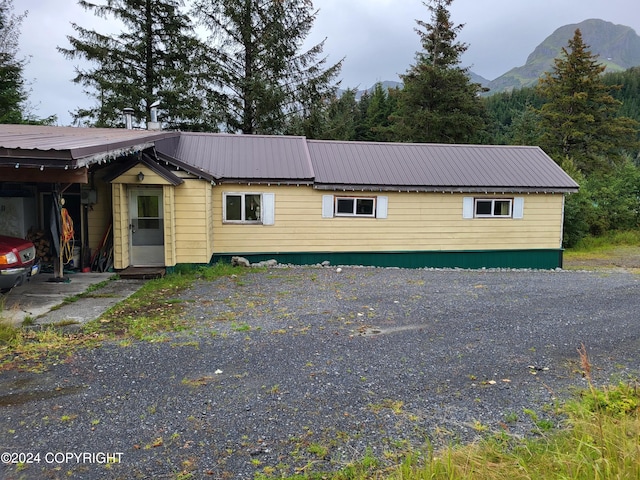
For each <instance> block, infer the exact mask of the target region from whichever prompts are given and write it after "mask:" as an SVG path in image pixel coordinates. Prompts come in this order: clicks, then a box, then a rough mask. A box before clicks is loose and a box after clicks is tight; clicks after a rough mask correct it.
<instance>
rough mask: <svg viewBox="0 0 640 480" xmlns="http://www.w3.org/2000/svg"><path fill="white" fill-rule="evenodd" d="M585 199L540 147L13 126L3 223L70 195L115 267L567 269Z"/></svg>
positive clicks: (1, 151)
mask: <svg viewBox="0 0 640 480" xmlns="http://www.w3.org/2000/svg"><path fill="white" fill-rule="evenodd" d="M577 190H578V185H577V184H576V183H575V182H574V181H573V180H572V179H571V178H570V177H569V176H568V175H567V174H566V173H565V172H563V171H562V169H561V168H560V167H558V166H557V164H556V163H555V162H554V161H553V160H552V159H551V158H549V157H548V156H547V155H546V154H545V153H544V152H543V151H542V150H541V149H539V148H538V147H514V146H477V145H434V144H394V143H366V142H339V141H319V140H308V139H306V138H304V137H294V136H258V135H255V136H244V135H228V134H207V133H185V132H160V131H155V132H154V131H135V130H118V129H80V128H69V127H41V126H0V215H1V216H2V217H5V218H8V216H7V215H5V213H7V212H6V210H7V209H6V208H5V211H3V210H2V208H3V207H2V206H3V202H5V203H6V202H7V201H8V199H11V201H12V202H14V201H15V200H14V199H15V198H22V199H23V200H21V201H18V202H17V203H16V205H15V206H13V207H12V208H13V210H12V212H13V213H12V214H11V215H12V218H13V217H16V216H17V212H18V211H19V207H22V208H23V210H24V211H23V212H22V213H23V214H24V218H28V219H30V220H29V221H28V222H27V223H29V225H27V224H23V225H22V226H21V228H22V231H21V232H20V233H22V234H25V233H26V232H25V229H28V228H30V227H31V228H34V227H35V228H41V229H42V228H45V225H47V218H46V217H47V212H48V211H49V209H48V206H49V205H50V203H51V200H47V199H48V198H50V197H51V196H52V195H61V196H62V198H64V199H65V200H67V201H66V203H65V205H69V208H70V211H71V216H72V217H74V216H75V218H77V220H75V218H74V229H75V230H76V239H77V243H79V244H80V246H81V248H82V250H83V256H82V257H83V260H85V259H86V258H87V256H88V255H87V253H86V252H95V251H96V249H97V248H98V247H99V246H100V245H101V242H103V238H105V236H109V237H110V238H112V242H113V243H112V245H113V266H114V268H115V269H116V270H120V269H124V268H127V267H129V266H162V267H167V268H172V267H175V266H176V265H181V264H207V263H210V262H215V261H218V260H228V259H230V258H231V257H232V256H236V255H240V256H244V257H247V258H249V259H250V260H252V261H259V260H264V259H270V258H275V259H277V260H278V261H280V262H284V263H297V264H310V263H318V262H322V261H325V260H328V261H330V262H331V263H332V264H356V265H360V264H363V265H379V266H399V267H423V266H435V267H463V268H481V267H516V268H525V267H531V268H556V267H560V266H562V223H563V210H564V198H565V195H566V194H569V193H571V192H576V191H577ZM25 199H27V200H28V201H24V200H25ZM18 203H19V205H18ZM27 210H28V212H27ZM8 223H10V222H8V221H7V220H0V229H2V228H3V225H6V224H8ZM78 225H79V226H78Z"/></svg>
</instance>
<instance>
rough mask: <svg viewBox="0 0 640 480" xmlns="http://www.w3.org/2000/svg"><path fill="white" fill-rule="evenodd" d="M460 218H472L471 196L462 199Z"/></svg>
mask: <svg viewBox="0 0 640 480" xmlns="http://www.w3.org/2000/svg"><path fill="white" fill-rule="evenodd" d="M462 218H473V197H464V198H463V199H462Z"/></svg>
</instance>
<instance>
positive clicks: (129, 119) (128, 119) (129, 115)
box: [122, 107, 133, 130]
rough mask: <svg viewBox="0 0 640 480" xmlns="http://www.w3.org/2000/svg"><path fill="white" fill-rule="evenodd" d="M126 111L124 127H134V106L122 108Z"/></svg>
mask: <svg viewBox="0 0 640 480" xmlns="http://www.w3.org/2000/svg"><path fill="white" fill-rule="evenodd" d="M122 113H124V128H126V129H127V130H132V129H133V108H131V107H127V108H125V109H123V110H122Z"/></svg>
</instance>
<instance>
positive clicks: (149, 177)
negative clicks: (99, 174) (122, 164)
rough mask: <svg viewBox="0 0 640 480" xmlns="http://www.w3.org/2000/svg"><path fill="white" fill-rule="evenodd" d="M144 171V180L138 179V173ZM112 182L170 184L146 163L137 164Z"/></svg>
mask: <svg viewBox="0 0 640 480" xmlns="http://www.w3.org/2000/svg"><path fill="white" fill-rule="evenodd" d="M140 172H142V174H143V175H144V180H142V181H140V180H138V174H139V173H140ZM111 183H125V184H129V185H132V186H143V185H144V186H149V185H170V183H169V182H167V181H166V180H165V179H164V178H162V177H161V176H160V175H158V174H157V173H155V172H154V171H153V170H151V169H150V168H149V167H147V166H145V165H141V164H139V165H136V166H135V167H132V168H130V169H129V170H127V171H126V172H124V173H123V174H122V175H120V176H119V177H118V178H116V179H115V180H113V181H112V182H111Z"/></svg>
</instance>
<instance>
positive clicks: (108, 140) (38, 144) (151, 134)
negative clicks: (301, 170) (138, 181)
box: [0, 125, 178, 168]
mask: <svg viewBox="0 0 640 480" xmlns="http://www.w3.org/2000/svg"><path fill="white" fill-rule="evenodd" d="M177 134H178V133H177V132H163V131H149V130H126V129H117V128H76V127H54V126H45V125H0V165H5V166H7V165H8V166H15V165H16V164H19V165H21V166H25V167H39V166H42V165H44V166H47V167H56V166H60V167H68V168H69V167H71V168H79V167H86V166H88V165H90V164H92V163H95V162H98V161H101V160H106V159H110V158H115V157H118V156H120V155H123V154H126V153H130V152H134V151H141V150H144V149H145V148H149V147H151V146H153V142H154V141H156V140H159V139H161V138H166V137H169V136H175V135H177Z"/></svg>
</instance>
